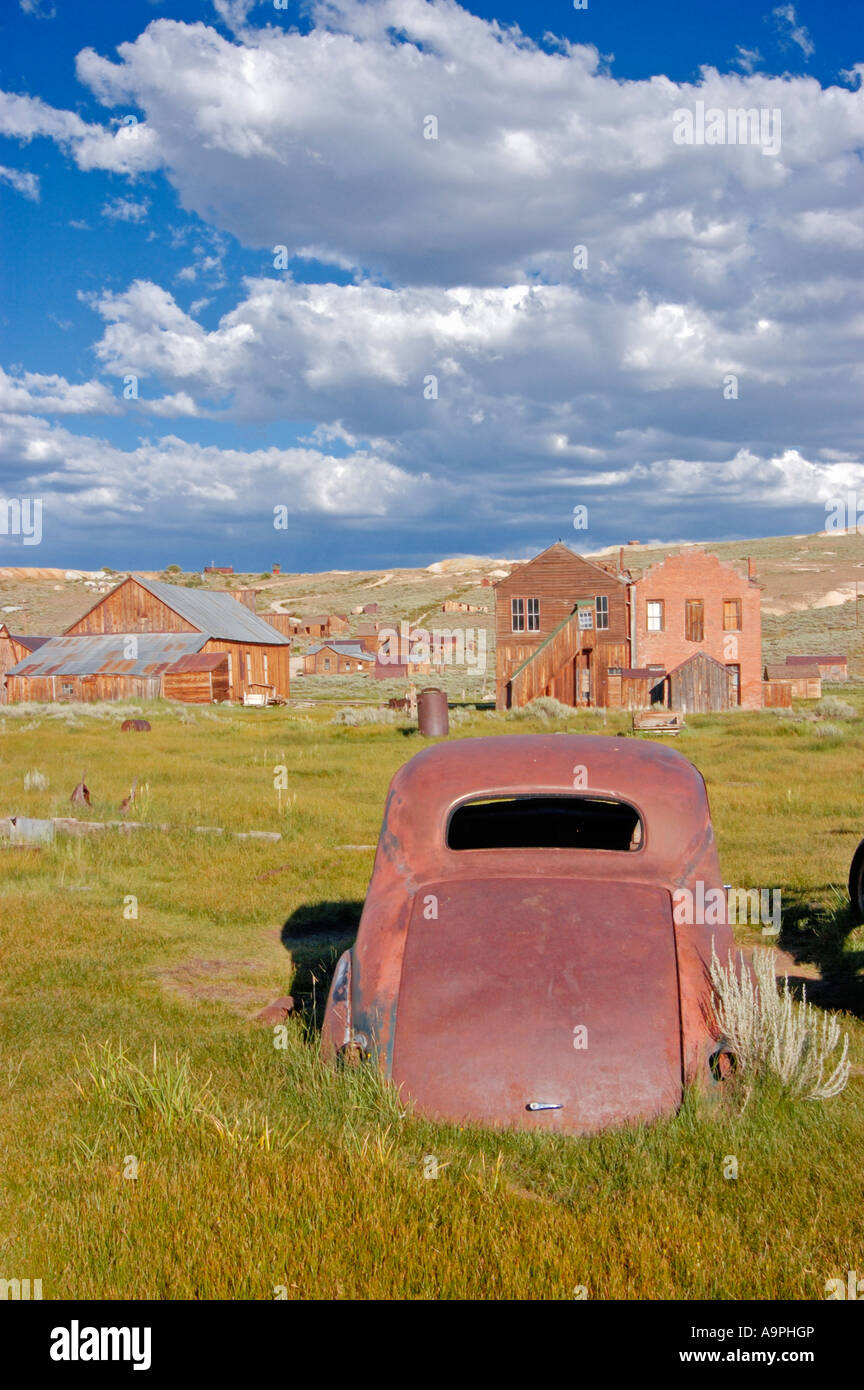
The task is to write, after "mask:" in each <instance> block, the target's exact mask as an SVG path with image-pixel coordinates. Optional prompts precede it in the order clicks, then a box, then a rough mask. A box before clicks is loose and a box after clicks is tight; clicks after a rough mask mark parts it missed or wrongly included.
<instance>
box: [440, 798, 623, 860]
mask: <svg viewBox="0 0 864 1390" xmlns="http://www.w3.org/2000/svg"><path fill="white" fill-rule="evenodd" d="M641 845H642V822H641V820H640V819H639V814H638V812H637V811H635V810H634V808H633V807H632V806H628V805H627V804H626V802H623V801H612V800H605V799H602V798H600V797H587V796H512V797H496V798H494V799H491V800H486V801H469V802H466V803H465V804H464V805H462V806H457V807H456V810H455V811H454V812H453V814H452V815H451V817H450V821H449V823H448V826H447V848H448V849H456V850H470V849H509V850H513V849H604V850H637V849H640V848H641Z"/></svg>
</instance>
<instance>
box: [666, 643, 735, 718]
mask: <svg viewBox="0 0 864 1390" xmlns="http://www.w3.org/2000/svg"><path fill="white" fill-rule="evenodd" d="M664 684H665V687H666V698H665V700H664V701H663V703H664V704H665V705H667V706H668V708H669V709H674V710H680V711H681V713H682V714H708V713H709V712H710V711H712V710H724V709H731V708H732V706H733V705H734V704H737V700H736V698H735V687H734V684H733V678H732V674H731V672H730V671H729V670H728V668H727V667H726V666H725V665H724V664H723V662H722V661H715V660H714V657H713V656H709V655H708V653H707V652H694V654H693V656H690V657H688V658H687V660H686V661H682V662H681V665H680V666H676V667H675V668H674V670H672V671H670V672H669V673H668V675H667V676H666V677H665V682H664Z"/></svg>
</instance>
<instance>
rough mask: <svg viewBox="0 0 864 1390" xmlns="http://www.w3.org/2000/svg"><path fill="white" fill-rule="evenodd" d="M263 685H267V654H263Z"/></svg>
mask: <svg viewBox="0 0 864 1390" xmlns="http://www.w3.org/2000/svg"><path fill="white" fill-rule="evenodd" d="M264 684H265V685H266V684H267V653H266V652H265V653H264Z"/></svg>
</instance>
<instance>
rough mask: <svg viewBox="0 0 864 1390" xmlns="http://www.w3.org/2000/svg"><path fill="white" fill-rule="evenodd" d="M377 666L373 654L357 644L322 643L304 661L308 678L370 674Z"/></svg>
mask: <svg viewBox="0 0 864 1390" xmlns="http://www.w3.org/2000/svg"><path fill="white" fill-rule="evenodd" d="M374 665H375V657H374V655H373V654H372V652H367V651H366V650H365V648H364V647H361V646H360V644H359V643H357V642H322V643H321V644H320V646H317V647H310V649H309V651H308V652H307V653H306V656H305V660H304V673H305V674H306V675H307V676H347V675H354V676H356V675H362V674H363V673H364V672H365V673H368V672H370V671H371V670H372V669H373V667H374Z"/></svg>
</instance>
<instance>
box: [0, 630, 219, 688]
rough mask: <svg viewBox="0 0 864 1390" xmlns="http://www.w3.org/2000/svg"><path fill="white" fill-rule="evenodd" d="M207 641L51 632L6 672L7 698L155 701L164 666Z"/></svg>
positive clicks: (194, 636)
mask: <svg viewBox="0 0 864 1390" xmlns="http://www.w3.org/2000/svg"><path fill="white" fill-rule="evenodd" d="M205 640H206V639H205V638H204V637H203V636H202V635H201V633H184V632H174V633H146V634H145V633H142V634H140V635H138V634H123V633H115V634H112V635H110V636H101V635H93V636H90V637H52V638H51V639H50V640H49V641H47V642H45V643H43V645H42V646H41V647H39V648H38V650H36V651H35V652H32V653H31V654H30V655H29V656H27V657H25V658H24V660H23V661H19V663H18V665H17V666H14V667H13V668H12V670H11V671H10V672H9V673H8V675H7V677H6V682H7V687H8V695H9V702H10V703H13V702H19V701H22V702H30V701H34V700H35V701H65V700H83V701H85V702H88V703H89V702H92V701H94V700H128V699H133V700H155V699H157V698H158V697H159V695H160V694H161V693H162V678H163V674H164V673H165V671H167V670H168V669H169V668H171V667H172V666H174V665H175V663H176V662H177V661H179V660H180V659H181V658H182V657H190V656H192V655H193V654H195V653H197V652H199V651H200V650H201V648H202V646H203V645H204V642H205ZM222 659H223V660H225V659H226V658H225V655H224V653H223V654H222Z"/></svg>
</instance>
